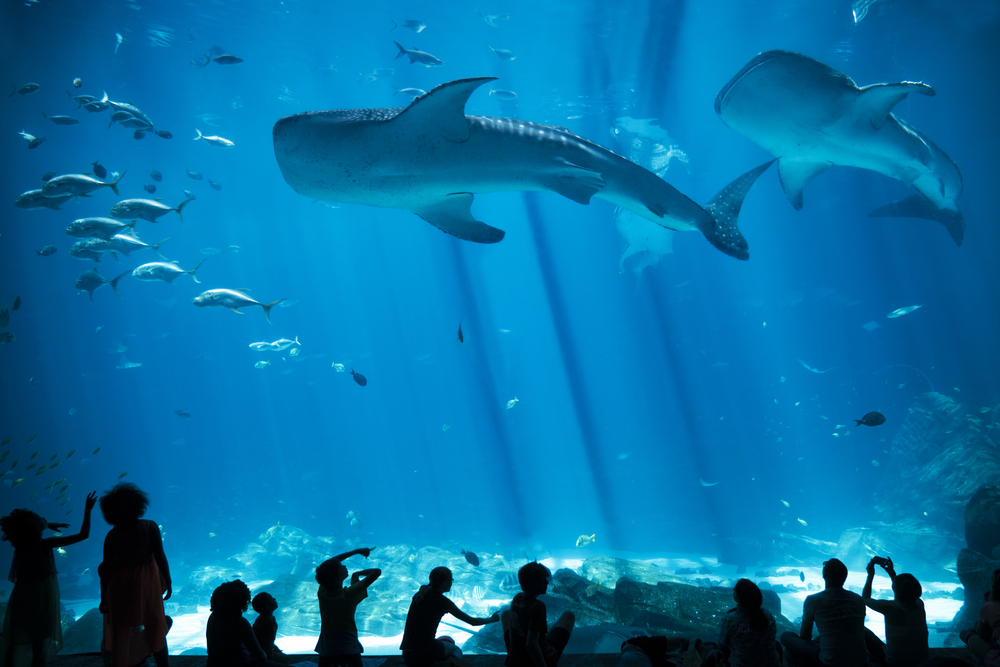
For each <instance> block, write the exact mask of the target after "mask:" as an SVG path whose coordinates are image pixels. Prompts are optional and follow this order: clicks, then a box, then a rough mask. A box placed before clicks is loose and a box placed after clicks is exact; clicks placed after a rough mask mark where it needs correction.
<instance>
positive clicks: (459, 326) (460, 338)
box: [458, 321, 465, 343]
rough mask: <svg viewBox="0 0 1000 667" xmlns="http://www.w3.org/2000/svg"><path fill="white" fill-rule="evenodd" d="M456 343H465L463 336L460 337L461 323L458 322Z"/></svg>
mask: <svg viewBox="0 0 1000 667" xmlns="http://www.w3.org/2000/svg"><path fill="white" fill-rule="evenodd" d="M458 342H459V343H464V342H465V336H463V335H462V322H461V321H459V323H458Z"/></svg>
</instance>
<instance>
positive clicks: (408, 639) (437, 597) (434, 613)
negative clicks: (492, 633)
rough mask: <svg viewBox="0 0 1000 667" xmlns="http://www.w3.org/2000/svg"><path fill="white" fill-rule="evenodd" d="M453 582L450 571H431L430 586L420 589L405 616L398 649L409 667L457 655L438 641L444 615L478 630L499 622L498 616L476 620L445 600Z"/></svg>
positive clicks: (422, 665)
mask: <svg viewBox="0 0 1000 667" xmlns="http://www.w3.org/2000/svg"><path fill="white" fill-rule="evenodd" d="M452 581H453V579H452V576H451V570H449V569H448V568H446V567H436V568H434V569H433V570H431V574H430V583H429V584H425V585H423V586H421V587H420V590H418V591H417V592H416V594H415V595H414V596H413V600H412V601H411V602H410V609H409V611H407V612H406V625H405V626H404V627H403V641H402V643H401V644H400V645H399V648H400V649H402V651H403V662H404V663H406V665H407V667H427V666H428V665H430V664H431V663H432V662H437V661H439V660H444V659H445V658H446V657H447V656H449V655H451V654H452V653H454V652H455V647H454V644H453V643H452V644H448V642H446V641H441V640H440V639H436V638H435V634H437V627H438V623H440V622H441V618H442V617H443V616H444V615H445V614H451V615H452V616H454V617H455V618H457V619H459V620H461V621H465V622H466V623H468V624H469V625H477V626H478V625H486V624H487V623H496V622H497V621H499V620H500V614H499V613H496V614H493V615H492V616H490V617H489V618H474V617H472V616H469V615H468V614H466V613H465V612H464V611H462V610H461V609H459V608H458V607H457V606H455V603H454V602H452V601H451V600H449V599H448V598H446V597H445V596H444V594H445V593H447V592H448V591H450V590H451V584H452ZM449 649H450V650H449Z"/></svg>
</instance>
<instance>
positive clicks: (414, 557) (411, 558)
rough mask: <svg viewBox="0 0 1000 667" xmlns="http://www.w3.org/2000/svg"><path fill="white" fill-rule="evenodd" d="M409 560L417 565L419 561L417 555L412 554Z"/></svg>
mask: <svg viewBox="0 0 1000 667" xmlns="http://www.w3.org/2000/svg"><path fill="white" fill-rule="evenodd" d="M409 560H410V562H411V563H415V562H416V561H417V554H410V558H409Z"/></svg>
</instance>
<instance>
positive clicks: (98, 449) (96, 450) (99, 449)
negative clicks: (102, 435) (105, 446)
mask: <svg viewBox="0 0 1000 667" xmlns="http://www.w3.org/2000/svg"><path fill="white" fill-rule="evenodd" d="M99 451H101V448H100V447H98V448H97V449H95V450H94V452H93V453H94V454H96V453H97V452H99Z"/></svg>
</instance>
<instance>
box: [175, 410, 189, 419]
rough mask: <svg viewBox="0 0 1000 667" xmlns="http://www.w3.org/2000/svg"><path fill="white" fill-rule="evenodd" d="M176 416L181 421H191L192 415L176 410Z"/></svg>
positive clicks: (185, 411)
mask: <svg viewBox="0 0 1000 667" xmlns="http://www.w3.org/2000/svg"><path fill="white" fill-rule="evenodd" d="M174 414H175V415H177V416H178V417H180V418H181V419H191V413H190V412H188V411H187V410H174Z"/></svg>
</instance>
